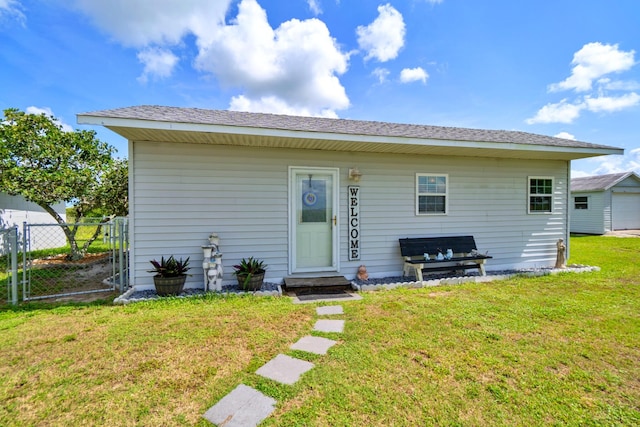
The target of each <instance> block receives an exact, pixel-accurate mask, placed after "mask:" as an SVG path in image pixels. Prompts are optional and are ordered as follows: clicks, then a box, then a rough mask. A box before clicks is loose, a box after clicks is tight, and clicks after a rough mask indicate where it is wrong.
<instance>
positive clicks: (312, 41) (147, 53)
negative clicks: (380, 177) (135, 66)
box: [0, 0, 350, 115]
mask: <svg viewBox="0 0 640 427" xmlns="http://www.w3.org/2000/svg"><path fill="white" fill-rule="evenodd" d="M0 1H2V0H0ZM74 2H75V3H74V4H75V5H76V6H77V7H78V8H79V9H80V10H82V11H83V12H84V13H86V14H87V15H89V16H90V17H91V19H92V20H93V21H94V22H95V23H96V25H97V26H98V27H100V28H101V29H102V30H103V31H105V32H107V33H108V34H110V35H111V36H112V37H113V38H114V39H115V40H116V41H118V42H119V43H121V44H123V45H125V46H132V47H136V48H138V49H139V53H138V59H139V61H140V62H141V63H142V64H143V65H144V70H143V72H142V75H141V76H140V77H139V78H138V79H139V81H140V82H142V83H144V82H145V81H147V79H149V78H163V77H167V76H170V75H171V73H172V71H173V69H174V67H175V66H176V64H177V62H178V57H177V56H176V55H175V54H174V53H173V52H172V50H175V49H176V48H181V47H182V43H183V39H184V37H185V36H187V35H193V36H194V37H195V44H196V47H197V49H198V55H197V57H196V58H195V61H194V62H193V66H194V68H196V69H197V70H198V71H201V72H203V73H206V74H211V75H212V76H213V77H214V78H215V79H216V80H217V81H218V82H219V83H220V85H221V86H223V87H226V88H231V89H233V90H239V91H241V94H238V95H237V96H236V97H235V98H234V99H233V100H232V101H231V106H232V107H237V106H238V105H245V106H246V108H251V109H253V111H255V109H256V108H263V109H264V110H263V111H274V112H275V111H281V110H282V109H285V110H287V111H289V112H290V113H292V114H293V113H295V112H296V111H298V112H300V114H311V115H324V114H335V110H340V109H344V108H347V107H348V106H349V98H348V97H347V95H346V91H345V89H344V87H343V86H342V84H341V83H340V80H339V79H338V76H339V75H341V74H343V73H345V72H346V71H347V69H348V62H349V56H350V53H343V52H342V51H341V50H340V47H339V46H338V44H337V43H336V41H335V40H334V39H333V38H332V37H331V35H330V33H329V30H328V28H327V26H326V25H325V24H324V23H323V22H322V21H320V20H318V19H309V20H304V21H300V20H297V19H292V20H290V21H287V22H284V23H282V24H281V25H280V26H279V27H277V28H275V29H274V28H272V27H271V25H270V24H269V22H268V20H267V15H266V12H265V11H264V9H262V8H261V7H260V6H259V5H258V3H257V1H256V0H240V2H239V3H238V4H237V7H238V14H237V16H236V17H235V19H233V20H231V21H229V23H228V24H227V23H226V21H225V17H226V15H227V13H228V11H229V8H230V5H231V4H235V3H236V2H235V1H233V0H181V1H175V0H135V1H132V0H74ZM307 4H308V5H309V7H310V8H312V9H313V8H314V7H318V9H317V10H319V5H320V2H319V0H315V1H314V0H308V3H307ZM276 101H277V102H276ZM283 106H284V107H283Z"/></svg>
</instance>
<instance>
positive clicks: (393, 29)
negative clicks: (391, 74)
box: [356, 3, 406, 62]
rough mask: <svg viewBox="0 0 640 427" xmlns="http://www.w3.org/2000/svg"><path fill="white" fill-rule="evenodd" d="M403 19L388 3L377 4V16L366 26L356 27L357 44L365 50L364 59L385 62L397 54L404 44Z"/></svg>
mask: <svg viewBox="0 0 640 427" xmlns="http://www.w3.org/2000/svg"><path fill="white" fill-rule="evenodd" d="M405 32H406V29H405V24H404V19H403V18H402V15H401V14H400V12H398V11H397V10H396V9H394V8H393V7H392V6H391V5H390V4H388V3H387V4H385V5H381V6H378V17H377V18H376V19H375V20H374V21H373V22H372V23H371V24H369V25H367V26H359V27H358V28H357V29H356V33H357V35H358V45H359V46H360V48H361V49H363V50H365V51H366V52H367V54H366V56H365V60H367V59H371V58H375V59H377V60H378V61H380V62H386V61H389V60H390V59H394V58H395V57H397V56H398V52H399V51H400V49H401V48H402V46H404V36H405Z"/></svg>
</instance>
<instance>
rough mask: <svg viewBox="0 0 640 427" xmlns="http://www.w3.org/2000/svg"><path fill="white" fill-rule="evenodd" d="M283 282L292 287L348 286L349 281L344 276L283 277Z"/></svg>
mask: <svg viewBox="0 0 640 427" xmlns="http://www.w3.org/2000/svg"><path fill="white" fill-rule="evenodd" d="M284 284H285V286H286V287H287V289H294V288H315V287H318V288H323V287H331V286H349V287H351V282H350V281H348V280H347V279H346V277H344V276H330V277H295V278H294V277H285V278H284Z"/></svg>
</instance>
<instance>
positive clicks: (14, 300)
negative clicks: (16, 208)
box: [9, 225, 18, 305]
mask: <svg viewBox="0 0 640 427" xmlns="http://www.w3.org/2000/svg"><path fill="white" fill-rule="evenodd" d="M9 236H10V237H9V246H10V247H11V304H13V305H16V304H18V226H17V225H16V226H14V227H13V229H12V230H11V233H10V234H9Z"/></svg>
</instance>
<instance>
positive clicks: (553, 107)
mask: <svg viewBox="0 0 640 427" xmlns="http://www.w3.org/2000/svg"><path fill="white" fill-rule="evenodd" d="M584 108H585V104H583V103H579V104H571V103H569V102H567V100H566V99H563V100H562V101H560V102H558V103H555V104H547V105H545V106H544V107H542V108H541V109H540V110H538V112H537V113H536V115H535V116H534V117H532V118H530V119H527V120H526V122H527V123H528V124H530V125H532V124H535V123H572V122H573V121H574V120H575V119H577V118H578V117H579V116H580V111H582V110H583V109H584Z"/></svg>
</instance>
